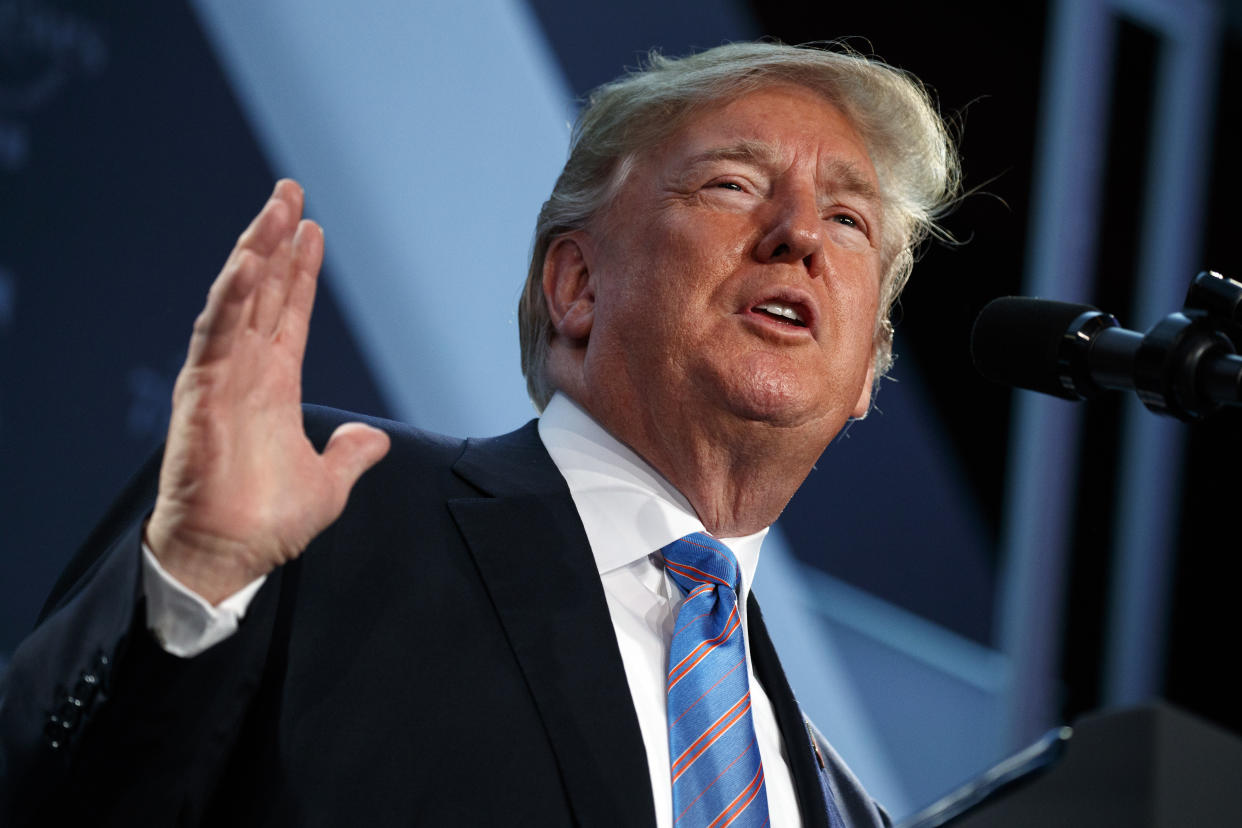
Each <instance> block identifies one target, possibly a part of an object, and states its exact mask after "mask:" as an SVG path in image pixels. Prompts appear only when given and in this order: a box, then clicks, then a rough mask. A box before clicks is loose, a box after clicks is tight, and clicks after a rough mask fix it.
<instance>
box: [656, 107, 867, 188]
mask: <svg viewBox="0 0 1242 828" xmlns="http://www.w3.org/2000/svg"><path fill="white" fill-rule="evenodd" d="M730 158H736V159H740V160H750V161H754V162H756V163H763V164H767V165H773V166H780V165H782V164H792V163H810V164H813V165H815V166H816V167H817V168H819V171H820V172H821V173H826V174H831V175H832V177H837V176H842V175H843V176H845V177H847V178H852V179H857V180H856V181H853V182H851V183H853V184H856V185H857V186H858V187H859V188H865V189H872V190H874V189H875V188H876V172H875V168H874V165H873V164H872V162H871V158H870V154H869V152H868V150H867V145H866V142H865V141H864V140H863V138H862V135H861V134H860V133H859V131H858V130H857V129H856V128H855V127H854V124H853V123H852V122H851V121H850V119H849V118H848V117H847V116H846V114H845V113H844V112H843V111H842V110H841V109H840V108H839V107H837V106H836V105H834V104H833V103H831V102H830V101H829V100H828V99H827V98H825V97H824V96H823V95H821V94H819V93H817V92H815V91H813V90H811V89H808V88H806V87H803V86H799V85H795V84H792V83H779V84H773V85H769V86H765V87H761V88H759V89H757V90H754V91H752V92H748V93H746V94H744V95H741V96H738V97H735V98H730V99H726V100H722V101H717V102H714V103H710V104H707V105H705V106H703V107H701V108H699V109H698V110H697V111H695V112H693V113H692V114H691V115H689V116H688V117H687V118H686V120H685V121H684V122H683V123H682V124H681V125H680V126H679V127H678V128H677V129H676V131H674V132H673V134H672V135H671V136H669V137H668V138H666V139H665V140H663V141H662V142H660V143H659V144H658V145H657V146H656V147H654V148H653V150H652V151H651V152H650V153H648V154H646V157H645V158H641V159H640V164H641V163H642V161H648V162H650V164H651V166H653V167H673V168H678V167H681V168H684V167H686V166H688V165H693V164H696V163H702V162H710V161H713V160H727V159H730Z"/></svg>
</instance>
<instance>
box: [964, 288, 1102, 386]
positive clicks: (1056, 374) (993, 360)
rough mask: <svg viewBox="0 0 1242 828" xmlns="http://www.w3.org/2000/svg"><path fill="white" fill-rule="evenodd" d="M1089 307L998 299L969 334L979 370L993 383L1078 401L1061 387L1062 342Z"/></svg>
mask: <svg viewBox="0 0 1242 828" xmlns="http://www.w3.org/2000/svg"><path fill="white" fill-rule="evenodd" d="M1085 313H1099V311H1098V310H1097V309H1096V308H1093V307H1091V306H1090V305H1076V304H1073V303H1072V302H1054V301H1051V300H1049V299H1032V298H1030V297H1027V296H1006V297H1003V298H1001V299H993V300H992V301H991V302H989V303H988V305H987V306H986V307H985V308H984V309H983V310H982V311H980V312H979V317H978V318H977V319H976V320H975V327H974V330H973V331H971V334H970V354H971V357H972V358H973V359H974V363H975V369H976V370H978V371H979V373H980V374H983V376H984V377H986V378H987V379H989V380H991V381H992V382H999V383H1001V384H1003V385H1015V386H1017V387H1018V388H1026V389H1029V390H1031V391H1039V392H1041V393H1044V394H1052V395H1053V396H1057V397H1064V398H1065V399H1070V400H1077V399H1081V396H1080V395H1079V394H1078V393H1076V392H1075V391H1074V390H1072V389H1069V388H1066V387H1065V385H1064V383H1063V382H1062V379H1061V377H1062V374H1063V373H1064V370H1065V366H1063V365H1062V364H1061V355H1062V353H1063V352H1062V339H1063V338H1064V337H1065V335H1066V333H1067V332H1068V331H1069V330H1070V328H1071V326H1073V324H1074V320H1076V319H1078V318H1079V317H1080V316H1082V315H1083V314H1085Z"/></svg>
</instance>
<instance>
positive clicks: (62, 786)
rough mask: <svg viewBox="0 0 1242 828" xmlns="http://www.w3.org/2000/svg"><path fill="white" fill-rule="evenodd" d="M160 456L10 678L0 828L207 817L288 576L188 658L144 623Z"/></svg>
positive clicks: (0, 697)
mask: <svg viewBox="0 0 1242 828" xmlns="http://www.w3.org/2000/svg"><path fill="white" fill-rule="evenodd" d="M158 468H159V460H158V457H157V458H155V459H154V460H153V461H152V462H151V463H149V464H148V466H147V467H146V469H144V472H143V473H141V474H140V475H139V477H138V478H136V479H135V481H134V482H133V483H131V485H130V487H129V488H127V490H126V491H125V493H123V494H122V496H121V498H119V499H118V501H117V504H116V505H114V507H113V509H112V510H111V511H110V512H109V514H108V516H107V517H106V518H105V519H104V521H103V522H102V523H101V525H100V528H99V529H97V530H96V531H95V533H94V534H93V535H92V536H91V538H90V539H89V540H88V541H87V544H86V545H85V546H84V547H83V549H82V551H81V552H80V553H79V554H78V556H77V557H75V558H74V560H73V561H72V562H71V564H70V565H69V567H68V569H67V570H66V572H65V574H64V575H62V577H61V580H60V581H59V582H58V583H57V585H56V587H55V588H54V589H53V593H52V596H51V597H50V598H49V599H48V603H47V604H46V605H45V607H44V612H43V617H42V620H41V622H40V624H39V626H38V627H37V628H36V629H35V631H34V632H33V633H32V634H31V635H30V637H29V638H27V639H26V640H25V641H24V642H23V643H22V644H21V645H20V646H19V647H18V649H17V651H16V652H15V653H14V654H13V659H12V661H11V663H10V665H9V668H8V670H7V671H6V673H5V674H4V676H3V677H2V678H0V824H4V825H28V824H29V825H44V824H59V823H60V822H63V821H67V820H68V819H70V818H72V817H74V816H83V817H86V816H87V815H89V818H90V820H91V822H92V823H93V824H101V823H102V824H105V825H108V824H113V823H116V824H130V825H134V824H150V825H188V824H195V823H197V822H198V821H199V818H200V817H201V815H202V813H203V811H204V809H205V808H206V806H207V802H208V801H209V799H210V795H211V792H212V790H213V788H214V785H215V783H216V781H217V779H218V777H219V774H220V769H221V768H223V766H224V764H225V762H226V760H227V756H228V753H229V751H230V749H231V747H232V745H233V742H234V740H235V738H236V734H237V732H238V729H239V727H240V724H241V721H242V719H243V718H244V716H245V712H246V709H247V707H248V705H249V701H250V699H251V697H252V696H253V694H254V693H255V691H256V689H257V687H258V686H259V684H260V682H261V679H262V673H263V670H264V663H265V660H266V652H267V648H268V644H269V639H270V634H271V629H272V625H273V619H274V615H275V606H276V597H277V595H278V593H279V588H280V581H281V577H280V574H279V573H275V575H276V577H273V578H269V579H268V582H267V584H265V586H264V588H263V589H262V590H260V593H259V595H258V596H257V597H256V599H255V601H254V604H253V605H252V607H251V611H250V612H249V613H248V615H247V617H246V619H245V620H244V621H243V624H242V629H240V630H239V631H238V634H237V635H235V636H233V637H232V638H231V639H229V640H228V641H225V642H223V643H221V644H220V645H218V646H217V647H214V648H212V649H211V650H209V651H207V652H206V653H203V654H202V655H200V656H197V657H195V658H191V659H181V658H177V657H176V656H172V655H169V654H168V653H165V652H164V651H163V650H162V649H161V648H160V646H159V645H158V643H157V642H156V641H155V640H154V638H153V637H152V636H151V634H150V633H149V632H148V631H147V629H146V623H145V620H146V612H145V606H144V603H143V600H142V598H141V534H142V525H143V521H144V520H145V517H146V514H147V513H148V511H149V509H150V504H151V502H152V501H153V497H154V490H155V480H156V475H157V473H158Z"/></svg>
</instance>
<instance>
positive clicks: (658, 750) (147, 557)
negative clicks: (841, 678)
mask: <svg viewBox="0 0 1242 828" xmlns="http://www.w3.org/2000/svg"><path fill="white" fill-rule="evenodd" d="M539 437H540V439H541V440H543V444H544V446H545V447H546V448H547V450H548V454H550V455H551V456H552V462H553V463H555V464H556V467H557V468H558V469H559V470H560V472H561V474H562V476H564V478H565V481H566V483H567V484H568V485H569V491H570V494H571V495H572V497H573V500H574V505H575V506H576V507H577V509H578V515H579V517H580V518H581V519H582V525H583V527H584V528H585V529H586V536H587V539H588V540H589V541H590V544H591V551H592V553H593V554H594V556H595V563H596V566H597V567H598V568H599V574H600V580H601V582H602V583H603V587H604V596H605V598H606V599H607V602H608V612H609V614H610V615H611V616H612V625H613V629H614V630H615V631H616V635H617V644H618V646H619V648H620V651H621V661H622V663H623V664H624V666H625V677H626V681H627V682H628V683H629V686H630V695H631V696H632V697H633V699H634V709H635V711H636V713H637V714H638V726H639V729H640V730H641V731H642V736H643V744H644V745H645V746H646V749H647V765H648V769H649V771H650V774H651V791H652V794H653V797H654V799H655V809H656V823H657V825H658V826H659V828H671V826H672V823H673V813H672V812H673V794H672V787H671V784H670V782H669V755H668V724H667V714H666V708H667V697H666V695H665V689H664V686H665V675H666V674H667V671H668V651H669V646H670V643H671V642H672V638H673V627H674V624H675V621H676V618H677V610H678V609H679V608H680V607H681V602H682V597H683V596H682V594H681V590H680V589H679V588H678V587H677V585H676V584H675V583H674V582H673V580H672V578H670V577H668V576H667V575H665V574H664V561H663V558H662V557H661V556H660V553H659V550H660V549H661V548H663V547H664V546H666V545H667V544H669V543H671V542H672V541H674V540H676V539H677V538H680V537H683V536H685V535H688V534H690V533H691V532H704V531H706V530H705V529H704V527H703V523H702V521H700V520H699V518H698V516H697V515H696V514H695V513H694V509H693V508H691V506H690V503H689V502H688V501H687V500H686V499H685V497H683V496H682V495H681V493H680V492H678V491H677V490H676V489H674V488H673V487H672V486H671V485H670V484H669V483H668V481H666V480H665V479H664V478H663V477H661V476H660V475H659V474H658V473H657V472H656V471H655V470H654V469H652V468H651V467H650V466H649V465H647V463H646V462H645V461H644V460H643V459H642V458H641V457H639V456H638V455H637V454H636V453H635V452H633V451H632V450H630V449H629V448H627V447H626V446H625V445H623V444H622V443H621V442H620V441H618V440H617V439H616V438H615V437H613V436H612V435H611V434H609V433H608V432H607V431H605V430H604V429H603V428H602V427H601V426H600V425H599V424H598V423H596V422H595V421H594V420H593V419H591V417H590V416H589V415H588V414H587V413H586V412H585V411H584V410H582V409H581V408H580V407H578V405H577V404H576V403H574V402H573V401H572V400H570V399H569V398H568V397H566V396H564V395H561V394H557V395H555V396H554V397H553V398H552V401H551V402H550V403H549V404H548V406H547V408H546V409H545V411H544V413H543V417H542V418H541V419H540V420H539ZM766 535H767V530H766V529H764V530H762V531H760V532H757V533H755V534H753V535H749V536H747V537H744V538H719V540H720V541H721V542H722V543H724V544H725V545H726V546H728V547H729V549H730V550H732V552H733V554H734V555H735V556H736V557H737V560H738V564H739V568H740V569H741V587H740V589H739V591H738V606H739V608H740V610H741V612H742V620H743V622H745V620H746V598H747V595H749V593H750V584H751V582H752V580H753V579H754V574H755V567H756V565H757V564H758V562H759V547H760V545H761V544H762V543H763V538H764V537H765V536H766ZM143 559H144V567H143V586H144V590H145V592H146V596H147V624H148V626H149V627H150V628H151V630H152V632H153V633H154V634H155V636H156V638H157V639H158V640H159V641H160V643H161V645H162V646H163V647H164V649H165V650H167V651H168V652H170V653H172V654H174V655H179V656H183V657H190V656H193V655H197V654H198V653H200V652H202V651H204V650H206V649H207V648H208V647H210V646H212V645H213V644H215V643H217V642H219V641H222V640H224V639H225V638H227V637H228V636H229V635H231V634H232V633H233V632H234V631H235V630H236V629H237V624H238V622H239V621H240V619H241V618H242V616H244V615H245V612H246V608H247V607H248V606H249V603H250V600H251V599H252V598H253V597H254V594H255V593H256V592H257V591H258V589H259V587H260V586H261V585H262V584H263V579H262V578H259V579H256V580H255V581H253V582H252V583H250V584H248V585H247V586H246V587H244V588H243V589H242V590H240V591H239V592H238V593H236V594H235V595H233V596H230V597H229V598H228V599H226V600H225V601H223V602H221V603H220V604H219V605H217V606H214V607H213V606H211V605H210V604H209V603H208V602H207V601H205V600H204V599H203V598H201V597H200V596H198V595H197V594H196V593H194V592H192V591H191V590H189V589H187V588H186V587H185V586H183V585H182V584H180V583H179V582H178V581H177V580H176V579H175V578H173V577H172V576H171V575H169V574H168V573H167V572H165V571H164V570H163V568H162V567H160V565H159V562H158V561H157V560H156V558H155V556H154V555H152V554H151V552H150V550H149V549H147V548H146V547H145V545H144V547H143ZM746 671H747V675H748V678H749V681H750V691H751V714H752V717H753V720H754V724H755V734H756V736H757V738H758V743H759V752H760V756H761V758H762V760H763V773H764V780H765V786H766V788H767V795H768V812H769V816H770V817H771V824H772V825H779V826H793V825H800V824H801V820H800V814H799V810H798V800H797V797H796V796H795V794H794V788H793V777H792V774H791V773H790V769H789V764H788V761H787V759H786V754H785V746H784V744H783V742H782V740H781V734H780V729H779V728H778V727H777V724H776V716H775V714H774V712H773V710H772V704H771V702H770V701H769V700H768V696H767V694H766V693H765V692H764V690H763V687H762V686H761V685H760V684H759V682H758V681H757V680H756V679H755V674H754V669H753V667H752V664H751V658H750V640H749V638H747V641H746Z"/></svg>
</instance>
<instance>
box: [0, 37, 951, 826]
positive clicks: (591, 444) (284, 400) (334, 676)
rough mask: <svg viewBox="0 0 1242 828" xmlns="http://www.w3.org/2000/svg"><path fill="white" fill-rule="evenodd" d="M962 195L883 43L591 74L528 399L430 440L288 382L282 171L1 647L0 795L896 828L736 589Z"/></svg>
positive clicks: (366, 816)
mask: <svg viewBox="0 0 1242 828" xmlns="http://www.w3.org/2000/svg"><path fill="white" fill-rule="evenodd" d="M956 186H957V166H956V159H955V155H954V151H953V148H952V146H951V144H950V142H949V141H948V139H947V137H946V134H945V130H944V126H943V124H942V123H941V121H940V119H939V117H938V116H937V114H936V112H935V109H934V107H933V106H932V105H931V104H930V103H929V101H928V99H927V96H926V94H925V93H924V92H923V90H922V88H921V86H920V85H919V84H918V83H917V82H916V81H913V80H912V79H910V78H909V77H907V76H905V75H904V74H902V73H900V72H898V71H896V70H894V69H892V68H890V67H888V66H886V65H884V64H882V63H879V62H877V61H872V60H868V59H865V58H862V57H860V56H857V55H853V54H844V53H839V52H832V51H822V50H819V49H809V48H793V47H787V46H781V45H775V44H736V45H730V46H723V47H720V48H717V49H713V50H710V51H708V52H704V53H701V54H698V55H694V56H691V57H688V58H684V59H681V60H669V59H663V58H653V59H652V61H651V63H650V65H649V66H648V67H646V68H645V69H643V70H641V71H639V72H636V73H632V74H630V75H627V76H625V77H623V78H621V79H620V80H618V81H616V82H614V83H612V84H608V85H606V86H604V87H602V88H600V89H599V90H597V91H596V92H595V93H594V94H593V95H592V97H591V100H590V103H589V105H588V106H587V107H586V108H585V110H584V111H583V113H582V116H581V118H580V121H579V124H578V126H577V128H576V130H575V133H574V138H573V144H572V149H571V154H570V158H569V160H568V162H567V163H566V165H565V169H564V171H563V172H562V174H561V176H560V178H559V179H558V181H557V184H556V187H555V189H554V191H553V193H552V196H551V197H550V198H549V199H548V201H547V202H546V203H545V204H544V207H543V210H542V211H541V213H540V215H539V220H538V224H537V227H536V231H535V241H534V248H533V255H532V260H531V265H530V272H529V276H528V280H527V284H526V287H525V290H524V293H523V296H522V299H521V306H520V312H519V316H520V319H519V321H520V325H521V338H522V368H523V371H524V373H525V376H526V380H527V384H528V388H529V390H530V393H531V397H532V399H533V400H534V402H535V404H536V406H537V407H538V408H539V409H540V411H541V412H542V416H541V417H540V418H539V419H538V420H537V421H534V422H532V423H530V424H528V425H526V426H525V427H523V428H521V429H519V430H518V431H515V432H513V433H511V434H507V435H504V436H501V437H495V438H491V439H481V440H480V439H470V440H458V439H452V438H446V437H440V436H436V435H430V434H426V433H424V432H420V431H418V430H416V429H414V428H411V427H409V426H406V425H402V424H398V423H392V422H385V421H379V420H374V419H368V418H358V417H357V416H356V415H346V414H344V413H342V412H337V411H331V410H327V409H321V408H314V407H306V408H304V407H303V406H302V405H301V390H300V375H301V365H302V355H303V350H304V346H305V343H306V338H307V332H308V327H309V321H310V314H311V307H312V304H313V300H314V293H315V282H316V277H317V273H318V270H319V266H320V262H321V259H322V253H323V235H322V233H321V231H320V229H319V227H318V226H317V225H315V224H314V223H313V222H311V221H309V220H306V219H303V218H302V215H301V214H302V198H303V197H302V192H301V190H300V188H299V187H298V186H297V185H296V184H295V183H294V182H291V181H281V182H279V183H278V184H277V185H276V189H275V192H274V193H273V194H272V197H271V199H270V200H269V201H268V203H267V204H266V205H264V207H263V209H262V210H261V211H260V213H259V215H258V216H257V217H256V218H255V220H254V221H253V223H252V224H251V225H250V227H249V228H247V229H246V231H245V232H244V233H243V234H242V235H241V237H240V238H239V240H238V242H237V245H236V247H235V248H234V249H233V251H232V253H231V254H230V256H229V258H228V261H227V262H226V263H225V265H224V268H223V270H222V271H221V273H220V275H219V277H218V278H217V279H216V281H215V283H214V284H213V285H212V288H211V291H210V293H209V295H208V300H207V305H206V307H205V308H204V310H203V312H202V314H201V315H200V316H199V318H198V319H197V320H196V322H195V324H194V331H193V334H192V337H191V341H190V347H189V352H188V355H187V358H186V363H185V365H184V367H183V368H182V370H181V373H180V375H179V377H178V380H177V384H176V389H175V392H174V397H173V414H172V421H171V424H170V427H169V433H168V440H167V443H166V446H165V450H164V452H163V456H162V461H161V465H160V466H159V469H158V480H157V477H156V474H155V471H154V466H152V469H151V470H150V472H149V473H148V474H146V475H145V476H144V477H140V478H139V479H138V481H137V482H136V483H135V485H134V487H133V488H132V489H131V490H130V491H128V492H126V493H125V495H123V496H122V498H121V499H120V501H119V502H118V504H117V505H116V506H115V507H114V509H113V511H112V512H111V513H110V514H109V516H108V517H107V518H106V519H105V521H104V524H103V525H102V526H101V528H100V529H99V530H97V531H96V533H95V534H94V535H93V536H92V538H91V540H90V541H89V542H88V544H87V546H86V548H85V549H84V550H83V551H82V553H80V555H79V557H78V558H77V559H75V561H74V563H73V564H71V566H70V570H69V572H68V573H67V574H66V577H64V578H62V583H61V584H59V585H58V588H57V589H58V592H57V594H56V595H55V596H54V599H53V601H52V602H50V606H51V607H52V609H51V611H50V612H49V613H48V615H47V616H46V617H45V619H44V620H43V622H42V623H41V625H40V626H39V628H38V629H37V630H36V631H35V632H34V634H33V635H32V636H31V637H30V638H29V639H28V640H27V641H26V642H25V643H24V644H23V645H22V647H21V648H20V649H19V650H18V651H17V653H16V654H15V655H14V658H13V662H12V665H11V668H10V670H9V672H8V674H7V675H6V676H5V679H4V685H3V695H2V696H0V738H2V742H0V746H2V750H3V754H2V755H0V758H2V760H3V766H2V767H0V773H2V774H3V790H2V792H0V796H2V797H3V799H2V800H0V814H2V815H3V816H4V817H5V818H6V819H8V820H9V822H14V821H16V822H19V823H20V822H21V821H23V820H24V821H28V822H36V821H37V822H40V823H42V824H46V823H47V821H48V820H49V819H53V818H65V817H71V816H82V817H86V818H89V819H90V820H91V821H92V823H94V824H98V823H99V822H101V821H102V822H103V823H105V824H150V825H200V824H209V825H215V824H227V825H342V824H360V825H361V824H365V825H412V824H426V825H494V824H516V825H538V826H556V825H575V824H580V825H625V826H630V825H658V826H674V825H675V826H679V828H690V826H709V825H713V826H714V825H734V826H743V825H745V826H761V825H768V824H770V825H777V826H790V825H799V824H802V825H820V826H824V825H832V826H872V825H882V824H887V817H886V816H885V815H884V814H883V812H882V811H881V810H880V809H879V808H878V807H877V806H876V805H875V804H874V803H872V802H871V800H870V799H869V798H868V797H867V796H866V794H865V793H864V792H863V790H862V789H861V787H860V786H859V785H858V783H857V781H856V780H855V779H854V778H853V776H852V775H850V773H849V771H848V770H847V769H846V768H845V766H844V764H843V763H842V762H841V760H840V759H839V758H838V757H837V756H836V755H835V754H834V753H833V752H832V750H831V748H829V746H828V745H827V744H826V743H824V742H823V740H822V737H820V736H819V735H818V732H817V731H815V729H814V728H813V727H812V726H811V725H810V723H809V722H807V721H806V720H805V719H804V717H803V716H802V714H801V712H800V711H799V709H798V707H797V703H796V702H795V700H794V697H793V694H792V692H791V691H790V689H789V686H788V684H787V682H786V681H785V678H784V674H783V673H782V671H781V668H780V665H779V662H778V661H777V659H776V654H775V652H774V651H773V649H772V644H771V642H770V641H769V639H768V637H767V633H766V631H765V630H764V627H763V621H762V618H761V616H760V613H759V608H758V605H757V604H756V603H755V600H754V596H752V595H751V594H750V589H749V587H750V583H751V580H752V578H753V575H754V572H755V567H756V565H757V563H758V557H759V548H760V545H761V543H762V541H763V537H764V535H765V533H766V531H767V527H768V526H770V525H771V523H772V522H773V521H774V520H776V518H777V517H778V516H779V515H780V513H781V510H782V509H783V508H784V506H785V504H786V503H788V501H789V499H790V498H791V497H792V495H793V494H794V492H795V490H796V489H797V488H798V486H799V485H800V484H801V483H802V481H803V480H804V479H805V477H806V476H807V474H808V473H809V472H810V470H811V468H812V466H813V464H814V463H815V462H816V460H817V459H818V457H819V456H820V454H821V453H822V452H823V451H824V450H825V448H826V447H827V446H828V444H829V442H830V441H831V440H832V438H833V437H834V436H835V435H836V434H837V432H838V431H840V429H841V428H842V426H843V425H844V424H845V423H846V421H847V420H849V419H850V418H851V417H861V416H863V415H864V414H865V413H866V411H867V409H868V406H869V404H870V400H871V394H872V390H873V387H874V385H875V382H876V381H877V378H878V377H880V376H881V375H882V374H883V373H884V371H885V370H886V369H887V367H888V365H889V362H890V361H891V357H890V346H891V338H892V329H891V326H890V325H889V322H888V312H889V309H890V308H891V306H892V304H893V302H894V301H895V299H896V297H897V294H898V292H899V290H900V288H901V285H902V284H903V282H904V280H905V278H906V277H907V276H908V274H909V271H910V268H911V264H912V261H913V248H914V246H915V245H916V244H917V243H918V242H919V241H920V240H921V239H922V238H923V236H924V235H925V234H926V233H927V232H928V231H929V230H930V229H931V228H932V226H933V221H934V219H935V218H936V217H937V215H938V214H939V213H940V212H941V211H942V210H943V208H944V207H945V205H946V204H947V203H948V201H949V200H950V199H951V198H952V197H953V196H954V194H955V190H956ZM477 266H479V267H486V266H488V263H487V262H485V261H480V262H478V263H477ZM468 288H469V286H468V285H463V290H468ZM413 356H414V355H412V358H413ZM428 393H435V390H434V389H428ZM368 470H369V471H368ZM152 503H153V504H154V505H152ZM776 600H779V598H777V599H776ZM6 824H9V823H7V822H6Z"/></svg>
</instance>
